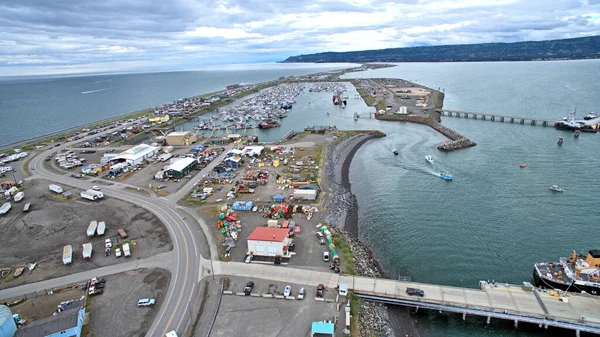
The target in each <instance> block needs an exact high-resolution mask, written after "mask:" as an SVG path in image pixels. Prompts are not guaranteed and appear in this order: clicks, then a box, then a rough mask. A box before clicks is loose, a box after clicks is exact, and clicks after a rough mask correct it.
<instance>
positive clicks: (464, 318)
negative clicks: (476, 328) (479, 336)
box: [463, 312, 467, 321]
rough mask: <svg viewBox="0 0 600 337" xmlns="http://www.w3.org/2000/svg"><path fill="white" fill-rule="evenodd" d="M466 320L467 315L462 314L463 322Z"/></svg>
mask: <svg viewBox="0 0 600 337" xmlns="http://www.w3.org/2000/svg"><path fill="white" fill-rule="evenodd" d="M466 319H467V313H466V312H463V321H465V320H466Z"/></svg>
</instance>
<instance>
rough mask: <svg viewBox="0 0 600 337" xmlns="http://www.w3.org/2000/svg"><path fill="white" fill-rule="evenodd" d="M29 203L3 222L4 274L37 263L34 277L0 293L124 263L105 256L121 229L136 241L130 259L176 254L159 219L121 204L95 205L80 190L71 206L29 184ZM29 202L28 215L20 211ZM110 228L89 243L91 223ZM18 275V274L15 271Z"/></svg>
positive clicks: (7, 282)
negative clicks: (65, 255) (68, 249)
mask: <svg viewBox="0 0 600 337" xmlns="http://www.w3.org/2000/svg"><path fill="white" fill-rule="evenodd" d="M27 184H28V186H27V187H26V189H25V199H24V200H23V201H22V202H21V203H19V204H18V206H17V207H13V209H11V210H10V211H9V212H8V214H6V215H4V216H2V217H1V218H0V228H2V229H3V235H1V236H0V247H2V254H1V255H0V268H6V267H12V268H14V267H16V266H24V265H26V264H27V263H33V262H37V263H38V265H37V268H36V269H35V270H34V271H33V272H32V273H31V274H29V273H27V272H24V273H23V275H21V276H20V277H19V278H17V279H12V273H11V275H10V276H7V277H5V278H4V279H0V288H6V287H14V286H17V285H21V284H25V283H31V282H36V281H40V280H44V279H49V278H54V277H58V276H63V275H67V274H70V273H73V272H80V271H84V270H89V269H93V268H98V267H103V266H107V265H111V264H115V263H119V262H121V261H125V259H124V258H116V257H115V256H114V253H113V255H112V256H109V257H106V256H104V239H106V238H111V239H112V241H113V244H114V243H115V242H117V240H118V239H120V238H118V235H117V229H118V228H123V229H125V231H127V233H128V235H129V237H128V239H131V240H133V241H135V244H136V245H135V248H134V249H133V250H132V258H145V257H148V256H152V255H155V254H158V253H163V252H167V251H170V250H172V249H173V245H172V243H171V239H170V236H169V233H168V231H167V229H166V228H165V227H164V226H163V224H162V223H161V222H160V220H159V219H158V218H156V217H155V216H154V215H153V214H152V213H149V212H147V211H146V210H144V209H143V208H141V207H138V206H135V205H132V204H127V203H124V202H122V201H120V200H116V199H111V198H108V197H107V198H104V199H102V200H100V201H97V202H90V201H87V200H84V199H81V198H80V197H79V196H78V194H79V190H78V189H70V188H68V187H67V186H63V188H66V190H70V191H71V192H72V193H73V197H72V199H71V200H68V201H64V200H61V199H60V197H58V196H56V195H55V194H54V193H53V192H50V191H49V190H48V185H49V184H51V182H49V181H43V180H34V181H31V182H28V183H27ZM25 202H30V203H31V210H30V211H29V212H28V213H23V212H22V211H21V209H22V205H23V204H24V203H25ZM92 220H98V221H105V222H106V226H107V229H106V235H105V236H103V237H93V238H88V237H87V236H86V233H85V232H86V229H87V226H88V225H89V223H90V221H92ZM88 242H91V243H92V245H93V255H92V258H91V260H88V261H84V260H83V259H82V257H81V253H82V244H83V243H88ZM68 244H70V245H72V246H73V263H72V264H70V265H63V263H62V249H63V247H64V246H65V245H68ZM13 270H14V269H13Z"/></svg>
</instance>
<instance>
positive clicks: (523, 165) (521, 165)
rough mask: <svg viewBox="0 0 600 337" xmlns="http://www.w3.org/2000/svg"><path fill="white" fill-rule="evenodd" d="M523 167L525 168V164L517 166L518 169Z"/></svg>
mask: <svg viewBox="0 0 600 337" xmlns="http://www.w3.org/2000/svg"><path fill="white" fill-rule="evenodd" d="M525 166H527V165H525V163H521V164H520V165H519V167H520V168H525Z"/></svg>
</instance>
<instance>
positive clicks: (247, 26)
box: [0, 0, 600, 76]
mask: <svg viewBox="0 0 600 337" xmlns="http://www.w3.org/2000/svg"><path fill="white" fill-rule="evenodd" d="M597 34H600V0H583V1H581V0H554V1H551V2H549V1H546V0H512V1H504V0H464V1H453V0H402V1H394V2H391V1H389V0H297V1H295V0H216V1H209V0H170V1H169V0H163V1H158V2H155V1H152V2H150V1H147V0H105V1H97V0H94V1H89V0H53V1H47V0H20V1H11V0H0V76H2V75H20V74H22V75H26V74H33V73H40V72H48V73H57V72H89V71H124V70H131V69H136V70H140V69H174V68H177V69H181V68H192V67H199V66H202V65H206V64H214V63H219V62H220V63H241V62H258V61H261V62H262V61H277V60H281V59H284V58H286V57H287V56H291V55H296V54H304V53H312V52H323V51H348V50H363V49H380V48H390V47H402V46H419V45H438V44H455V43H482V42H514V41H523V40H541V39H555V38H570V37H579V36H585V35H597Z"/></svg>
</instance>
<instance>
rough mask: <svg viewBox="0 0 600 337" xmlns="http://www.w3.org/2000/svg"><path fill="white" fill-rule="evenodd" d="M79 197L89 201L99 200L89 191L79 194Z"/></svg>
mask: <svg viewBox="0 0 600 337" xmlns="http://www.w3.org/2000/svg"><path fill="white" fill-rule="evenodd" d="M79 195H80V196H81V197H82V198H84V199H88V200H92V201H95V200H98V197H97V196H95V195H93V194H89V193H88V192H87V191H81V193H79Z"/></svg>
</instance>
